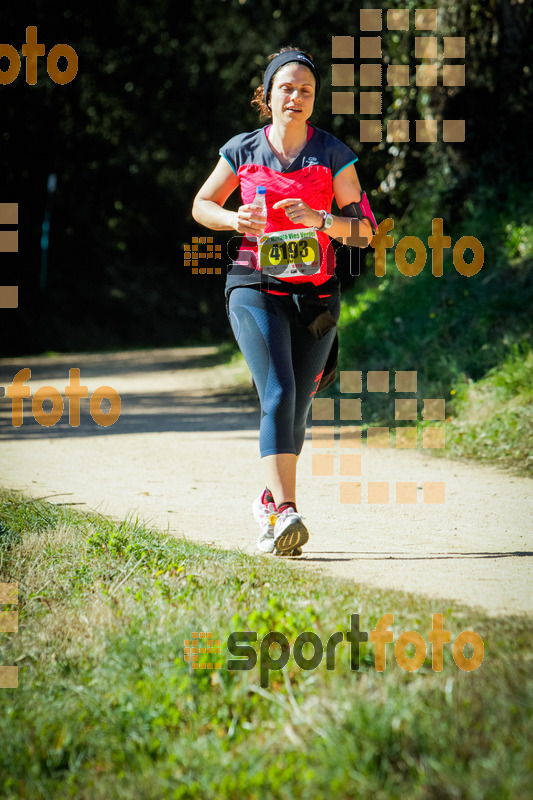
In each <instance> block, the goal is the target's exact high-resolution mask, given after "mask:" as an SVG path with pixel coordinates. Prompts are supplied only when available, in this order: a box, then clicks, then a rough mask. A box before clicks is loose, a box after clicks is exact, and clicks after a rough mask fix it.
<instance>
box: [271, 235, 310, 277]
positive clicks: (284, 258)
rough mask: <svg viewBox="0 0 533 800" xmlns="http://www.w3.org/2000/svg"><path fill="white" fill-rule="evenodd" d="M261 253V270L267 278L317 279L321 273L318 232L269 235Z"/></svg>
mask: <svg viewBox="0 0 533 800" xmlns="http://www.w3.org/2000/svg"><path fill="white" fill-rule="evenodd" d="M258 250H259V266H260V267H261V270H262V272H264V273H265V274H266V275H272V276H274V277H276V278H291V277H293V276H294V275H316V273H317V272H318V271H319V270H320V245H319V243H318V237H317V235H316V231H315V229H314V228H300V229H298V230H291V231H276V233H270V234H265V235H264V236H261V238H260V239H259V245H258Z"/></svg>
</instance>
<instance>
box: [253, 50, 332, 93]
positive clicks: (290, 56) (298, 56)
mask: <svg viewBox="0 0 533 800" xmlns="http://www.w3.org/2000/svg"><path fill="white" fill-rule="evenodd" d="M293 61H294V62H296V63H297V64H302V66H304V67H308V69H310V70H311V72H312V73H313V75H314V76H315V81H316V86H315V97H316V96H317V95H318V92H319V89H320V75H319V74H318V70H317V68H316V67H315V65H314V64H313V62H312V61H311V60H310V59H309V58H307V56H306V55H305V53H300V52H298V51H297V50H290V51H289V52H287V53H280V54H279V55H277V56H276V57H275V58H273V59H272V61H271V62H270V64H269V65H268V67H267V68H266V70H265V77H264V79H263V89H264V93H265V103H266V102H268V95H269V92H270V88H271V85H272V79H273V78H274V74H275V73H276V72H277V71H278V69H281V67H284V66H285V64H291V63H292V62H293Z"/></svg>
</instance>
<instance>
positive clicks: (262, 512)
mask: <svg viewBox="0 0 533 800" xmlns="http://www.w3.org/2000/svg"><path fill="white" fill-rule="evenodd" d="M252 512H253V515H254V519H255V521H256V522H257V524H258V525H259V527H260V528H261V533H260V534H259V539H258V540H257V549H258V550H261V552H262V553H273V552H274V548H275V544H274V525H275V524H276V520H277V518H278V512H277V511H276V506H275V505H274V503H269V504H268V505H265V504H264V503H263V494H260V495H259V497H256V499H255V500H254V502H253V503H252Z"/></svg>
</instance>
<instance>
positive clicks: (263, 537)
mask: <svg viewBox="0 0 533 800" xmlns="http://www.w3.org/2000/svg"><path fill="white" fill-rule="evenodd" d="M263 497H264V492H263V494H260V495H259V497H256V499H255V500H254V502H253V503H252V512H253V515H254V519H255V521H256V522H257V524H258V525H259V527H260V529H261V533H260V534H259V538H258V540H257V549H258V550H261V552H262V553H273V552H274V550H275V548H276V545H275V542H274V527H275V524H276V520H277V518H278V512H277V511H276V506H275V505H274V503H268V504H267V505H265V504H264V503H263ZM306 541H307V540H306ZM276 555H284V556H301V555H302V548H301V547H291V548H289V549H288V550H284V551H283V552H277V553H276Z"/></svg>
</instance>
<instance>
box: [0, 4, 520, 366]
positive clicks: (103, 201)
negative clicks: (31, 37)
mask: <svg viewBox="0 0 533 800" xmlns="http://www.w3.org/2000/svg"><path fill="white" fill-rule="evenodd" d="M363 5H365V6H368V7H376V6H379V5H381V4H380V3H378V2H375V1H374V2H367V3H364V4H363ZM434 5H435V4H434V3H432V2H429V0H424V1H423V2H419V1H418V0H417V2H415V1H414V0H408V2H402V3H401V4H399V3H390V4H389V5H388V6H385V5H383V8H388V7H391V6H392V7H409V9H410V11H411V18H412V17H413V14H414V9H415V8H424V7H432V6H434ZM58 6H59V7H60V8H59V9H58ZM360 6H361V4H360V3H353V2H349V0H320V2H319V0H308V2H306V3H305V4H294V3H292V2H289V1H288V0H277V2H268V0H205V2H202V3H191V4H189V5H188V6H187V7H184V6H182V5H180V4H177V3H172V2H170V0H153V2H152V3H150V4H146V3H140V2H137V1H134V2H126V1H125V0H113V1H112V2H107V3H92V4H89V5H86V4H85V5H84V4H80V5H75V4H73V3H69V2H63V3H59V4H57V5H54V8H53V10H52V9H51V7H50V4H49V3H46V2H45V0H33V2H32V3H31V4H30V6H28V5H27V4H20V5H18V6H12V5H9V6H8V5H5V4H4V5H3V7H2V9H1V10H0V21H1V23H2V24H1V28H0V30H1V31H2V34H3V35H2V37H1V38H2V40H3V41H4V42H9V43H10V44H12V45H13V46H14V47H15V48H16V49H17V50H18V51H19V53H20V52H21V46H22V44H23V42H24V41H25V29H26V27H27V26H28V25H36V26H37V28H38V41H39V42H42V43H44V44H45V47H46V51H47V52H48V51H49V50H50V48H51V47H52V46H53V45H55V44H57V43H63V42H65V43H68V44H70V45H71V46H72V47H74V48H75V50H76V52H77V54H78V57H79V72H78V75H77V76H76V78H75V79H74V80H73V81H72V82H71V83H69V84H66V85H64V86H60V85H57V84H55V83H54V82H53V81H52V80H51V79H50V78H49V77H48V75H47V73H46V61H45V59H44V58H40V59H39V60H38V61H39V66H38V80H37V83H36V85H34V86H31V85H28V84H27V83H26V81H25V66H24V59H23V66H22V69H21V72H20V74H19V76H18V78H17V79H16V80H15V81H14V82H13V83H11V84H9V85H5V86H0V97H1V102H2V125H1V129H0V137H1V138H0V141H1V151H0V152H1V156H2V173H1V177H0V185H1V197H0V201H1V202H7V201H11V202H18V203H19V210H20V220H19V235H20V253H19V254H3V255H2V264H3V275H4V278H3V283H4V284H11V283H15V282H17V283H18V284H19V286H20V299H19V308H18V309H17V310H9V311H8V310H4V311H2V314H1V324H2V326H3V330H2V339H1V341H2V345H3V354H4V355H6V354H11V355H13V354H17V353H28V352H42V351H44V350H48V349H55V350H75V349H80V350H90V349H98V348H101V349H104V348H113V347H124V346H126V347H129V346H146V345H162V346H164V345H171V344H172V345H173V344H179V343H183V342H186V341H192V340H194V341H198V340H202V339H203V340H208V339H212V338H213V337H216V338H220V337H228V336H229V334H230V332H229V328H228V326H227V322H226V319H225V315H224V308H223V302H222V284H223V275H222V276H221V277H216V276H192V275H191V274H190V271H189V269H188V268H185V267H184V266H183V245H184V244H185V243H188V242H190V241H191V238H192V237H193V236H201V235H204V234H206V233H207V232H206V231H205V229H201V228H200V227H199V226H198V225H197V224H196V223H195V222H194V221H193V220H192V217H191V213H190V209H191V204H192V199H193V197H194V194H195V192H196V191H197V189H198V187H199V186H200V185H201V183H202V182H203V180H204V179H205V177H206V176H207V174H208V173H209V171H210V170H211V168H212V167H213V165H214V164H215V163H216V160H217V157H218V156H217V154H218V148H219V146H220V145H221V144H222V143H223V142H225V141H226V140H227V139H228V138H230V137H231V136H232V135H234V134H235V133H236V132H239V131H242V130H247V129H252V128H254V127H257V126H258V125H259V124H262V122H259V121H258V119H257V116H256V115H255V112H253V110H252V109H251V107H250V105H249V99H250V98H251V95H252V93H253V89H254V87H255V86H256V85H257V84H258V82H259V80H260V77H261V72H262V69H263V67H264V65H265V59H266V55H267V54H268V53H270V52H273V51H274V50H276V49H277V48H278V47H279V46H281V45H283V44H286V43H293V44H297V45H298V46H300V47H302V48H304V49H307V50H309V51H310V52H312V53H313V55H314V57H315V60H316V61H317V63H318V65H319V67H320V69H321V71H322V75H323V89H322V92H321V95H320V97H319V99H318V102H317V106H316V111H315V115H314V118H313V119H314V121H315V122H316V124H318V125H319V126H320V127H323V128H325V129H327V130H331V131H332V132H333V133H335V134H336V135H337V136H339V138H341V139H342V140H344V141H346V142H347V144H349V145H350V146H351V147H353V149H354V150H355V151H356V152H357V153H358V154H359V155H360V162H359V165H358V171H359V175H360V178H361V182H362V184H363V185H364V186H365V188H366V189H367V191H368V193H369V195H370V197H371V200H372V204H373V206H374V209H375V212H376V215H377V216H378V218H380V219H383V218H384V217H387V216H392V217H393V218H394V219H395V220H398V224H397V228H398V227H401V228H403V230H404V233H405V232H406V231H408V232H410V233H411V232H412V233H414V232H415V228H416V227H418V228H419V229H420V230H422V231H424V232H425V233H424V235H425V236H426V237H427V235H429V232H430V221H431V219H432V218H433V217H434V216H440V217H443V218H444V220H445V223H446V224H447V226H448V227H449V228H450V230H449V231H447V232H448V233H450V235H451V234H452V230H454V229H456V228H457V227H458V226H461V225H463V226H464V227H465V228H467V229H468V232H469V233H471V234H472V235H476V236H478V238H480V240H482V241H483V236H488V235H489V234H491V233H492V234H494V231H492V228H491V229H490V230H487V227H486V226H485V227H484V226H483V220H484V219H485V218H486V213H489V212H490V214H492V215H496V216H498V215H499V217H501V218H502V219H504V220H505V221H506V224H508V225H511V229H510V230H508V231H507V232H506V229H505V225H502V226H500V228H501V230H500V228H498V229H497V231H496V234H497V236H499V237H501V235H502V231H503V236H504V237H508V239H509V241H510V242H511V247H512V246H513V245H512V243H513V242H514V246H515V249H516V252H517V253H518V251H519V249H520V245H521V244H522V245H523V242H524V241H526V239H527V235H526V234H527V231H526V233H524V234H523V231H522V233H521V232H520V231H521V227H520V226H522V227H523V225H524V224H525V221H524V219H523V213H524V212H523V207H524V205H525V201H526V200H527V201H528V202H529V200H530V195H531V187H532V185H533V183H532V177H531V176H532V173H531V167H530V164H529V159H528V158H527V157H526V156H527V152H528V144H529V142H528V139H529V130H530V123H531V93H530V89H531V71H530V64H531V63H532V62H533V58H532V53H531V49H532V45H531V42H532V41H533V35H532V30H531V27H532V23H531V20H532V13H531V12H532V9H531V3H530V2H511V0H475V2H472V3H469V4H461V3H458V2H456V0H446V1H445V2H441V3H439V15H440V16H439V32H438V35H439V39H440V37H441V35H445V34H448V35H461V36H465V37H466V86H465V87H464V88H456V89H446V88H444V87H442V86H440V87H435V88H434V89H427V90H425V91H417V90H416V89H415V88H414V87H411V88H401V87H397V88H394V89H386V88H385V89H384V91H383V111H384V117H386V118H400V117H403V118H405V117H409V118H410V119H416V118H417V117H419V116H421V115H422V114H428V113H429V114H434V115H435V116H436V117H439V118H440V117H444V118H452V119H453V118H465V119H466V120H467V139H466V142H465V143H464V144H455V145H453V144H443V143H442V141H440V142H437V143H436V144H431V145H430V144H424V145H421V144H417V143H416V142H415V141H414V137H411V141H410V142H409V143H406V144H403V145H398V146H397V147H393V146H391V145H390V144H388V143H387V142H386V141H382V142H381V143H379V144H375V145H371V144H361V143H360V142H359V141H358V131H359V124H358V117H359V114H358V103H357V91H358V86H357V85H356V87H355V91H356V113H355V115H354V116H339V115H337V116H332V114H331V95H330V88H329V87H330V80H329V76H330V64H331V37H332V36H334V35H353V36H354V37H356V64H357V63H358V61H357V59H358V46H357V37H358V35H359V8H360ZM382 34H383V37H384V43H385V45H386V47H385V49H384V57H385V61H387V59H390V60H391V61H393V62H396V63H409V64H410V65H411V70H410V72H411V74H414V65H415V61H416V60H415V52H414V28H413V26H412V24H411V30H410V31H409V32H397V33H394V34H393V33H392V32H387V31H386V30H384V31H383V32H382ZM1 66H2V68H3V69H5V68H6V66H7V62H6V60H5V59H3V60H2V64H1ZM60 66H61V64H60ZM358 80H359V77H358V71H357V69H356V84H357V82H358ZM51 173H54V174H56V175H57V190H56V192H55V193H54V194H53V195H49V196H47V192H46V185H47V178H48V175H50V174H51ZM518 184H519V185H518ZM517 187H518V188H517ZM512 192H514V194H513V197H514V201H513V202H515V206H516V207H517V208H519V209H520V213H521V214H522V217H517V218H515V217H509V218H508V219H507V217H508V207H509V205H508V204H509V202H510V201H509V198H510V196H511V194H510V193H512ZM236 199H237V198H236V197H235V198H234V201H235V202H236ZM47 203H49V204H50V207H49V210H50V212H51V232H50V250H49V259H48V267H47V272H46V275H45V274H44V273H43V268H42V265H41V252H40V240H41V225H42V221H43V217H44V214H45V211H46V207H47ZM491 219H492V218H491ZM529 224H530V225H531V220H530V222H529ZM409 226H411V228H410V227H409ZM522 234H523V235H522ZM529 234H531V228H530V229H529ZM230 238H231V237H230V234H226V233H219V234H216V233H215V234H214V240H215V243H219V244H221V245H222V246H223V252H224V251H225V249H226V243H227V242H228V240H229V239H230ZM455 238H457V237H455ZM493 238H494V237H493ZM498 243H499V245H500V247H501V246H502V242H501V241H499V242H498ZM498 243H497V244H498ZM484 244H485V242H484ZM489 244H491V243H490V242H487V244H486V264H485V266H484V268H483V272H482V273H481V277H480V276H479V275H478V276H477V278H475V279H473V280H471V281H470V284H472V285H473V286H474V285H475V286H476V287H479V286H481V285H482V286H485V283H484V281H492V285H493V286H495V285H496V284H497V283H499V281H498V279H496V281H494V280H493V278H494V277H495V274H494V270H495V268H496V266H495V262H494V260H493V251H492V249H489V247H488V246H487V245H489ZM491 247H492V244H491ZM525 255H526V256H527V259H525V260H524V259H523V262H524V263H522V264H521V272H520V276H518V273H517V277H518V279H519V280H522V281H523V282H526V284H527V285H526V286H525V289H524V287H521V288H522V289H524V291H525V292H526V294H525V295H522V297H524V296H525V297H529V296H530V293H531V278H530V274H531V272H530V270H531V252H529V251H528V252H527V253H526V254H525ZM524 258H525V257H524ZM508 260H510V259H508ZM227 261H228V259H224V260H223V262H222V263H223V264H224V267H225V266H226V263H227ZM367 264H368V270H367V274H364V275H363V277H362V278H361V279H360V280H359V282H358V284H357V286H358V290H362V289H364V288H367V287H368V286H369V285H370V286H371V285H375V284H376V281H377V279H375V278H374V277H373V275H372V272H373V255H372V256H371V257H367ZM498 268H499V267H498ZM340 270H341V275H343V276H344V279H345V285H346V286H347V285H349V284H350V283H353V279H351V278H350V276H349V275H347V269H346V267H342V266H341V268H340ZM223 272H224V269H223ZM526 275H527V276H528V281H526ZM425 277H426V276H425V275H424V278H425ZM461 280H462V283H465V281H466V280H467V279H464V278H463V279H461ZM408 281H409V279H403V281H399V282H398V283H397V286H396V287H395V289H394V291H396V289H398V290H399V291H402V290H403V285H404V284H405V283H406V282H408ZM442 283H443V284H444V281H443V282H442ZM436 284H437V285H436V286H435V289H434V292H436V293H437V294H438V293H439V292H441V290H442V287H441V285H440V284H439V283H438V281H437V282H436ZM470 284H469V288H470ZM447 291H448V290H447V289H446V290H445V293H446V292H447ZM527 292H529V295H528V294H527ZM474 298H475V293H474ZM472 302H473V303H474V305H475V302H476V301H475V299H474V300H473V301H472ZM479 302H480V304H482V303H484V302H485V295H484V294H482V295H481V296H480V298H479ZM514 303H515V300H514V299H513V300H512V303H511V305H512V306H513V307H511V308H507V307H506V308H505V309H502V311H501V314H500V317H499V319H497V320H496V328H497V329H498V335H499V336H501V335H502V330H501V328H505V326H506V323H507V321H508V320H509V319H510V317H512V316H513V314H514ZM474 313H475V310H474ZM496 316H497V317H498V313H497V312H496ZM503 332H504V331H503ZM491 365H492V364H491V363H489V364H488V366H491Z"/></svg>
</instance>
